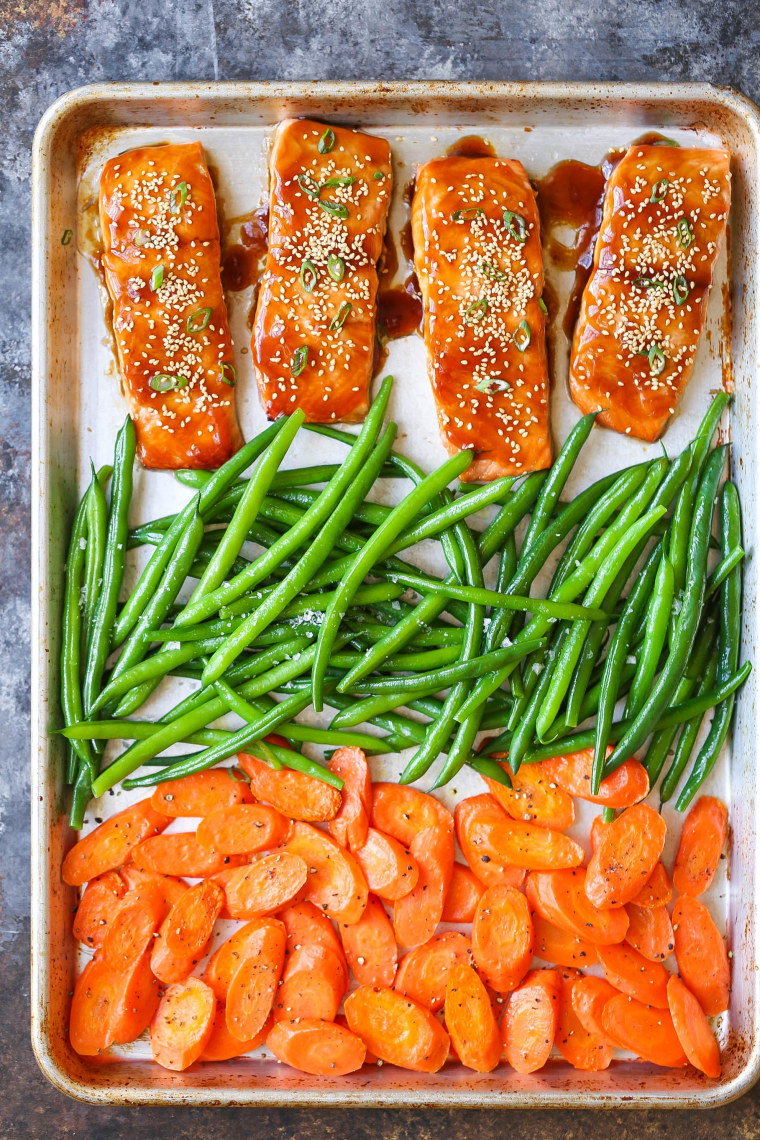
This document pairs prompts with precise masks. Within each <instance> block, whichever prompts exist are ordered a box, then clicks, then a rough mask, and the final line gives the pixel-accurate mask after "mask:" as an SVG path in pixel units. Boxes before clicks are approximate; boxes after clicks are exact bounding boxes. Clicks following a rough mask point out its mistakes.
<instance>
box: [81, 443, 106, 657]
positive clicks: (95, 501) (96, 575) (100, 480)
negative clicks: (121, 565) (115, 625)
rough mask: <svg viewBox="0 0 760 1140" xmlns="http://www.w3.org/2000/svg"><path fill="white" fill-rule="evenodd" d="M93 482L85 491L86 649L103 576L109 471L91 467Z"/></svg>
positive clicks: (84, 591)
mask: <svg viewBox="0 0 760 1140" xmlns="http://www.w3.org/2000/svg"><path fill="white" fill-rule="evenodd" d="M90 468H91V471H92V479H91V481H90V486H89V490H88V491H87V505H86V508H85V509H86V512H87V555H86V564H85V572H84V589H83V591H82V593H83V601H84V606H83V615H82V616H83V618H84V621H83V623H82V633H83V646H84V648H85V649H86V647H87V642H88V640H89V630H90V628H91V626H92V623H93V620H94V617H95V610H96V609H97V604H98V595H99V593H100V583H101V580H102V577H103V559H104V558H105V550H106V531H107V528H108V502H107V500H106V495H105V491H104V490H103V484H104V483H106V482H107V481H108V479H109V478H110V476H111V468H110V467H103V468H101V470H100V472H99V473H98V474H97V475H96V473H95V468H94V467H93V465H92V464H90Z"/></svg>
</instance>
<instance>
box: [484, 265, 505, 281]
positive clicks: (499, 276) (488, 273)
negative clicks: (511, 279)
mask: <svg viewBox="0 0 760 1140" xmlns="http://www.w3.org/2000/svg"><path fill="white" fill-rule="evenodd" d="M479 269H480V272H481V273H482V274H483V276H484V277H490V278H491V280H492V281H506V279H507V275H506V273H504V272H503V270H501V269H499V267H498V266H497V265H492V264H491V262H490V261H481V263H480V266H479Z"/></svg>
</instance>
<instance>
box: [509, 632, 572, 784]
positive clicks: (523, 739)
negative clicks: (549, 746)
mask: <svg viewBox="0 0 760 1140" xmlns="http://www.w3.org/2000/svg"><path fill="white" fill-rule="evenodd" d="M571 629H572V627H571V626H567V625H563V626H561V627H560V628H559V629H558V631H557V633H556V634H555V637H554V642H553V645H552V649H551V650H550V651H549V652H548V653H547V655H546V656H547V658H548V660H547V662H546V664H545V665H543V667H542V669H541V672H540V673H538V672H534V676H535V678H536V680H535V685H534V687H533V690H532V692H531V691H530V690H528V691H527V695H528V701H527V704H526V706H525V709H524V711H523V713H522V715H521V717H520V720H519V721H518V723H517V724H516V725H515V727H514V729H513V732H512V739H511V741H510V743H509V765H510V768H511V769H512V771H513V772H517V771H519V769H520V765H521V764H522V761H523V757H524V755H525V753H526V751H527V749H528V747H529V745H530V742H531V740H532V739H533V735H534V733H535V731H536V725H537V723H538V721H539V720H540V718H541V713H542V711H543V708H544V706H545V702H546V700H547V694H548V693H549V691H550V689H551V685H552V680H553V677H554V672H553V669H552V665H553V663H554V662H555V661H557V660H558V659H559V658H561V654H562V650H563V649H564V646H565V644H566V643H567V641H568V638H569V636H570V632H571ZM535 669H536V670H537V669H538V664H537V665H536V666H535ZM547 727H548V726H547ZM540 739H541V736H540V734H539V740H540Z"/></svg>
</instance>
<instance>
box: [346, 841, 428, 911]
mask: <svg viewBox="0 0 760 1140" xmlns="http://www.w3.org/2000/svg"><path fill="white" fill-rule="evenodd" d="M354 856H355V858H356V861H357V863H358V864H359V866H360V867H361V869H362V871H363V872H364V877H365V879H366V880H367V885H368V886H369V889H370V890H371V891H374V893H375V894H376V895H379V896H380V898H382V899H388V900H389V901H390V902H394V901H395V900H396V899H401V898H403V897H404V895H408V894H409V892H410V891H412V890H414V888H415V886H416V885H417V880H418V879H419V877H420V869H419V867H418V866H417V863H416V860H415V859H413V858H412V856H411V854H410V853H409V851H407V849H406V848H405V847H404V846H402V844H401V843H399V841H398V839H394V838H393V836H391V835H385V834H384V832H382V831H378V830H377V828H376V827H370V828H368V829H367V836H366V839H365V842H364V844H363V845H362V846H361V847H355V848H354Z"/></svg>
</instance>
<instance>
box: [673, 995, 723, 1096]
mask: <svg viewBox="0 0 760 1140" xmlns="http://www.w3.org/2000/svg"><path fill="white" fill-rule="evenodd" d="M668 1005H669V1008H670V1016H671V1017H672V1018H673V1027H674V1029H675V1031H676V1033H677V1034H678V1040H679V1041H680V1042H681V1045H682V1047H683V1051H684V1053H685V1054H686V1056H687V1057H688V1058H689V1061H690V1062H691V1064H692V1065H693V1066H694V1068H695V1069H699V1070H700V1071H701V1072H703V1073H704V1074H705V1075H706V1076H708V1077H712V1079H713V1080H717V1079H718V1077H719V1076H720V1050H719V1049H718V1042H717V1041H716V1040H715V1036H714V1034H713V1031H712V1030H711V1029H710V1025H709V1023H708V1021H707V1018H706V1017H705V1015H704V1013H703V1012H702V1006H701V1005H700V1004H699V1002H698V1001H697V999H696V998H695V997H694V994H693V993H692V992H691V990H690V989H689V988H688V987H687V986H685V985H684V984H683V982H682V981H681V979H680V978H679V977H676V975H675V974H673V975H671V977H670V979H669V981H668Z"/></svg>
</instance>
